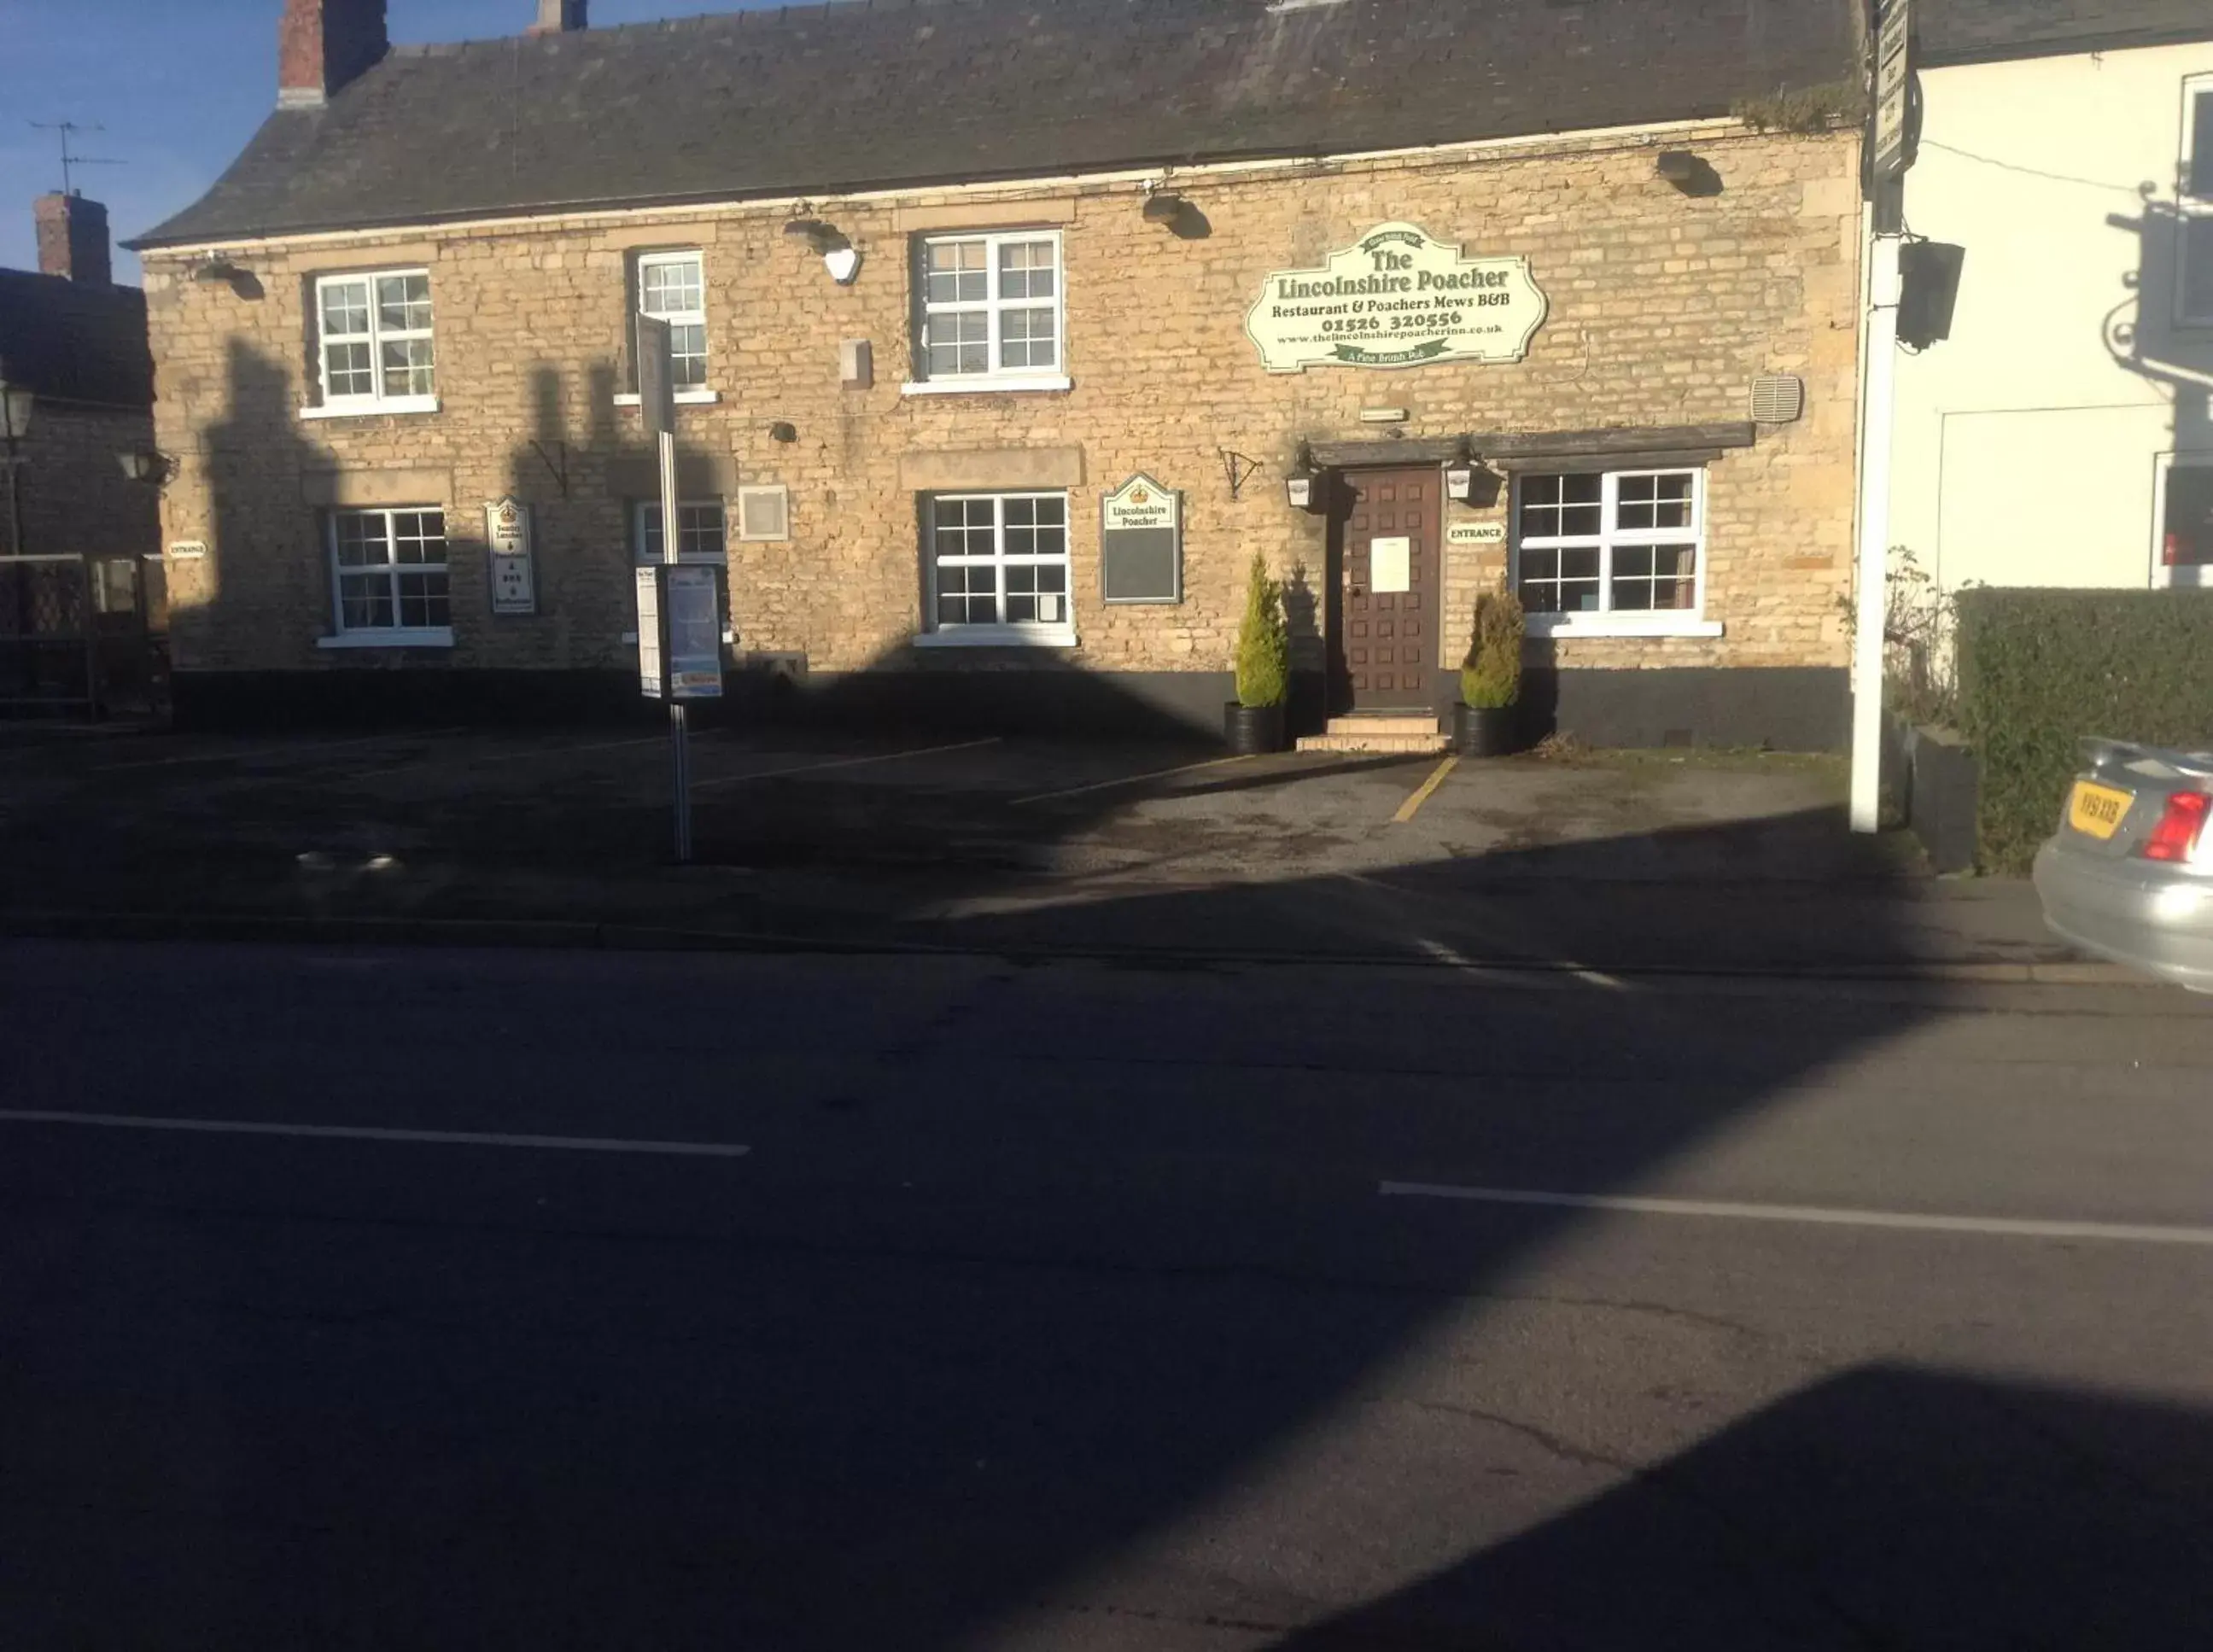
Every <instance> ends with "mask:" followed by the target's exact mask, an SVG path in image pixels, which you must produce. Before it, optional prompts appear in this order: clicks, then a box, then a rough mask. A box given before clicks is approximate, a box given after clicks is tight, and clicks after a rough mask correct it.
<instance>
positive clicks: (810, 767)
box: [692, 735, 999, 791]
mask: <svg viewBox="0 0 2213 1652" xmlns="http://www.w3.org/2000/svg"><path fill="white" fill-rule="evenodd" d="M998 743H999V737H998V736H997V735H992V736H991V738H990V739H989V740H964V741H960V742H959V743H958V744H955V745H952V746H921V747H916V748H915V749H914V750H912V751H911V752H878V753H875V755H874V756H873V757H838V758H832V759H830V760H829V761H828V762H826V763H799V764H795V765H792V766H791V767H790V768H788V769H761V770H759V771H756V772H754V773H752V774H726V775H723V776H722V777H721V778H719V779H716V780H694V781H693V782H692V790H694V791H704V790H706V789H707V788H708V787H710V786H742V785H744V784H745V783H746V782H747V781H748V780H777V779H781V778H782V777H783V776H785V775H788V774H813V773H814V772H816V771H818V770H821V769H857V768H859V767H861V766H862V765H864V764H869V763H896V762H897V761H899V759H901V758H903V757H936V756H939V755H940V754H942V753H946V752H972V751H974V750H975V749H976V748H977V747H979V746H997V744H998Z"/></svg>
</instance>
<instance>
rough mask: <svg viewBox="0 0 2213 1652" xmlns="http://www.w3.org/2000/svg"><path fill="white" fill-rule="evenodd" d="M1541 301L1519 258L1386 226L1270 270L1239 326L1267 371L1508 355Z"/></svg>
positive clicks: (1540, 310)
mask: <svg viewBox="0 0 2213 1652" xmlns="http://www.w3.org/2000/svg"><path fill="white" fill-rule="evenodd" d="M1546 308H1547V302H1546V300H1545V295H1544V294H1543V293H1542V292H1541V291H1539V290H1538V287H1537V283H1536V282H1535V281H1534V280H1533V278H1532V277H1531V276H1530V274H1529V260H1528V259H1526V258H1478V259H1469V258H1463V257H1461V256H1460V247H1459V246H1458V244H1457V243H1454V242H1448V241H1436V240H1434V239H1433V238H1431V236H1430V234H1429V232H1428V231H1426V230H1424V229H1419V228H1417V227H1416V226H1415V225H1413V224H1411V223H1387V224H1380V225H1378V226H1377V227H1376V228H1375V229H1371V230H1369V232H1368V233H1367V234H1366V235H1363V236H1362V237H1361V238H1360V240H1359V241H1357V242H1356V243H1355V244H1354V245H1353V246H1350V247H1341V248H1339V249H1338V251H1336V252H1333V253H1331V254H1330V255H1329V261H1328V263H1326V265H1323V266H1322V267H1321V268H1320V269H1319V270H1283V271H1277V273H1275V274H1273V275H1271V276H1270V277H1268V279H1267V283H1266V285H1265V287H1264V288H1263V289H1262V290H1261V293H1260V301H1259V302H1258V303H1257V304H1255V305H1253V308H1252V309H1251V310H1250V311H1249V312H1247V314H1246V317H1245V331H1246V333H1247V336H1248V337H1250V338H1252V340H1253V343H1254V344H1258V345H1259V348H1260V361H1261V363H1262V364H1263V365H1264V366H1265V367H1266V368H1267V369H1268V371H1270V372H1271V373H1302V372H1304V371H1305V370H1306V369H1308V368H1309V367H1419V366H1424V365H1426V364H1427V363H1431V362H1518V361H1520V360H1521V358H1522V357H1523V356H1525V355H1527V353H1528V350H1529V340H1530V339H1531V338H1533V336H1534V335H1535V333H1536V331H1537V329H1538V328H1539V327H1540V326H1543V325H1544V322H1545V310H1546Z"/></svg>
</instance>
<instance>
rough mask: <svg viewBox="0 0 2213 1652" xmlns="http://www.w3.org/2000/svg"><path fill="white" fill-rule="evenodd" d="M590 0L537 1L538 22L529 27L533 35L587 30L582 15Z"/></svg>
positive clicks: (588, 25)
mask: <svg viewBox="0 0 2213 1652" xmlns="http://www.w3.org/2000/svg"><path fill="white" fill-rule="evenodd" d="M589 5H590V0H538V21H537V22H535V23H534V24H533V25H532V26H531V28H530V33H532V34H575V33H576V31H577V30H578V29H582V28H589V27H591V24H590V23H588V21H585V17H584V13H585V12H586V10H587V9H589Z"/></svg>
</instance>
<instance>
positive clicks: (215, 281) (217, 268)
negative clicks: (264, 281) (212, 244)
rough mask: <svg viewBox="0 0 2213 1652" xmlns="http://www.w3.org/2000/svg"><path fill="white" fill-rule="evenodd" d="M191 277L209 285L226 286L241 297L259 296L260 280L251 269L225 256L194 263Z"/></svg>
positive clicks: (260, 289)
mask: <svg viewBox="0 0 2213 1652" xmlns="http://www.w3.org/2000/svg"><path fill="white" fill-rule="evenodd" d="M192 279H193V280H194V281H198V282H202V283H205V284H207V285H209V286H211V287H213V286H223V287H228V288H229V289H230V290H231V291H232V292H234V293H235V294H237V295H238V296H239V297H241V298H259V297H260V296H261V291H262V288H261V282H260V280H259V277H256V276H255V275H254V273H253V271H251V270H249V269H247V268H246V267H245V266H244V265H237V264H233V263H232V262H231V261H230V260H229V259H227V258H210V259H203V260H202V261H201V262H199V263H198V264H195V265H193V266H192Z"/></svg>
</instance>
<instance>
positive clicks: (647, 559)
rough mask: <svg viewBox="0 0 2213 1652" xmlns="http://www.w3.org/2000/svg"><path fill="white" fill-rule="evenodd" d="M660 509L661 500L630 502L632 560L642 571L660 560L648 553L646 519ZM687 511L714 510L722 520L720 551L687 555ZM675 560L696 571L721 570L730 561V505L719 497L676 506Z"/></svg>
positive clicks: (655, 555) (658, 556)
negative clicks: (685, 546)
mask: <svg viewBox="0 0 2213 1652" xmlns="http://www.w3.org/2000/svg"><path fill="white" fill-rule="evenodd" d="M660 509H661V501H660V500H658V499H637V500H634V501H632V502H631V511H630V549H631V560H632V561H633V562H635V563H636V564H637V565H638V566H639V567H641V568H643V567H645V566H647V565H648V564H649V563H654V562H658V561H660V559H661V555H660V552H648V551H647V550H646V539H645V522H646V518H647V517H648V516H649V515H654V514H655V513H657V512H658V511H659V510H660ZM687 510H711V511H713V512H714V513H715V514H716V515H717V516H718V517H720V518H721V519H722V549H721V550H720V551H715V552H706V551H688V552H687V551H686V550H685V549H684V535H685V533H686V527H685V525H684V513H685V512H686V511H687ZM676 517H677V520H676V536H677V537H676V560H677V561H678V562H680V563H683V564H687V565H689V566H692V567H694V568H722V567H727V566H728V565H729V559H730V510H729V503H728V502H727V501H726V500H723V499H722V498H719V497H715V498H705V499H680V500H678V501H677V502H676Z"/></svg>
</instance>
